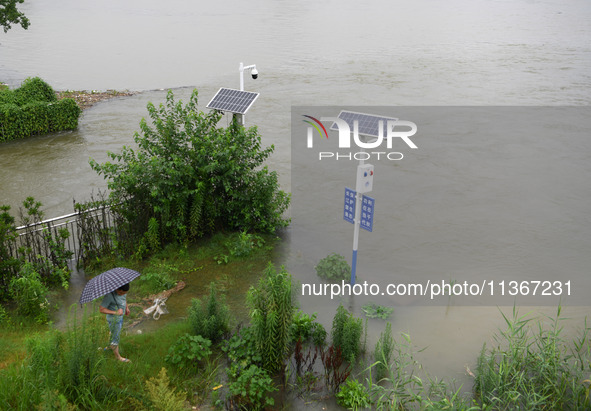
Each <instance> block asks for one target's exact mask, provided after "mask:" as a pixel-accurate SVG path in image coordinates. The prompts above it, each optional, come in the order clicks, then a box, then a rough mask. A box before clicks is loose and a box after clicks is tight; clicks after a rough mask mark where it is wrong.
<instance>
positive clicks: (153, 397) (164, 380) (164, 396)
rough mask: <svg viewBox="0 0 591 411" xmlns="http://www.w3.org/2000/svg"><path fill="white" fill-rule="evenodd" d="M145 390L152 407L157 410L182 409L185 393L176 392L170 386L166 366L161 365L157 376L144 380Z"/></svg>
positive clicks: (170, 410) (183, 407)
mask: <svg viewBox="0 0 591 411" xmlns="http://www.w3.org/2000/svg"><path fill="white" fill-rule="evenodd" d="M146 390H147V391H148V398H149V399H150V402H151V404H152V407H154V409H156V410H158V411H172V410H184V409H185V408H186V406H185V402H186V401H185V394H184V393H181V392H176V390H175V389H174V388H173V387H171V386H170V379H169V378H168V375H166V368H164V367H162V369H161V370H160V373H158V377H154V378H150V379H149V380H148V381H146Z"/></svg>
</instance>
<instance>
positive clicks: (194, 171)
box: [91, 91, 289, 244]
mask: <svg viewBox="0 0 591 411" xmlns="http://www.w3.org/2000/svg"><path fill="white" fill-rule="evenodd" d="M147 109H148V113H149V116H150V120H151V121H150V122H148V121H146V120H145V119H143V120H142V121H141V122H140V129H141V134H139V133H136V134H135V135H134V140H135V142H136V144H137V146H138V148H137V149H132V148H130V147H124V148H123V150H122V151H121V153H119V154H115V153H109V157H110V159H111V160H112V161H113V162H106V163H103V164H98V163H97V162H96V161H94V160H91V166H92V168H93V169H94V170H95V171H96V172H98V173H99V174H101V175H103V176H104V177H105V178H106V179H107V180H108V187H109V189H110V190H111V200H112V203H113V204H117V205H118V206H117V210H118V211H119V213H120V214H121V215H122V216H123V217H124V218H125V220H126V221H127V222H128V223H129V226H130V227H132V228H133V229H135V230H137V231H138V233H139V235H140V237H141V236H143V234H144V233H145V232H146V231H147V230H148V222H149V220H150V219H151V218H155V219H156V220H157V222H158V226H159V240H160V243H161V244H166V243H169V242H174V241H177V242H184V241H186V240H191V239H194V238H197V237H200V236H202V235H204V234H210V233H214V232H216V231H218V230H222V229H228V230H243V231H251V230H254V231H264V232H273V231H274V230H275V229H276V228H278V227H284V226H286V225H287V224H288V221H287V220H285V219H284V218H283V212H284V211H285V210H286V209H287V206H288V204H289V196H288V195H287V194H286V193H284V192H283V191H281V190H279V186H278V182H277V174H276V173H275V172H269V170H268V169H267V168H266V167H264V166H263V163H264V161H265V160H266V159H267V158H268V157H269V156H270V155H271V153H272V151H273V147H270V148H265V149H263V148H262V147H261V137H260V135H259V134H258V131H257V129H256V128H254V127H253V128H250V129H248V130H246V129H244V128H243V127H241V126H239V125H237V124H236V123H233V124H232V125H230V126H229V127H227V128H221V127H218V123H219V121H220V120H221V118H222V115H221V114H220V113H219V112H217V111H215V110H214V111H210V112H209V113H207V114H204V113H203V112H200V111H198V109H197V92H196V91H195V92H194V93H193V94H192V96H191V98H190V100H189V102H188V103H187V104H186V105H184V104H183V103H182V102H178V103H177V102H175V101H174V95H173V93H172V92H171V91H169V92H168V95H167V98H166V103H165V104H161V105H160V106H159V107H155V106H154V105H153V104H152V103H149V104H148V106H147Z"/></svg>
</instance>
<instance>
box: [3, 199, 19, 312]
mask: <svg viewBox="0 0 591 411" xmlns="http://www.w3.org/2000/svg"><path fill="white" fill-rule="evenodd" d="M9 211H10V207H9V206H0V302H2V301H7V300H8V299H9V297H10V292H9V284H10V280H11V279H12V277H13V276H14V275H15V274H16V273H17V272H18V268H19V266H20V261H19V260H18V259H16V258H15V257H14V256H13V253H12V252H11V250H12V249H13V248H15V247H16V245H15V242H14V241H15V239H16V238H17V236H18V234H17V233H16V225H15V224H14V217H12V216H11V215H10V213H9Z"/></svg>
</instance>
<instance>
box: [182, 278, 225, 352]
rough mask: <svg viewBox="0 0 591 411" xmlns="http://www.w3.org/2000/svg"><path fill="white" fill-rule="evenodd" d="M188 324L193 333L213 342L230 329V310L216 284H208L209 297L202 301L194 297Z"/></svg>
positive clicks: (217, 340)
mask: <svg viewBox="0 0 591 411" xmlns="http://www.w3.org/2000/svg"><path fill="white" fill-rule="evenodd" d="M189 324H190V325H191V331H192V333H193V334H194V335H201V336H202V337H205V338H207V339H208V340H210V341H211V342H213V343H214V344H215V343H217V342H219V341H221V340H222V338H223V337H224V336H225V335H226V334H227V333H228V331H229V330H230V310H229V308H228V306H227V305H226V303H225V302H224V297H223V295H219V293H218V289H217V285H216V284H215V283H213V282H212V283H211V284H210V285H209V297H208V299H207V301H205V302H203V301H201V300H200V299H197V298H194V299H192V300H191V306H190V307H189Z"/></svg>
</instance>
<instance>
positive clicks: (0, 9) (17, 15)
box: [0, 0, 29, 33]
mask: <svg viewBox="0 0 591 411" xmlns="http://www.w3.org/2000/svg"><path fill="white" fill-rule="evenodd" d="M24 2H25V0H0V25H1V26H2V28H4V33H6V32H7V31H8V30H9V29H10V28H12V26H11V25H12V24H20V25H21V27H22V28H23V29H25V30H26V29H28V28H29V19H28V18H27V17H26V16H25V15H24V13H22V12H20V11H18V9H17V8H16V5H17V4H19V3H20V4H22V3H24Z"/></svg>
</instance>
